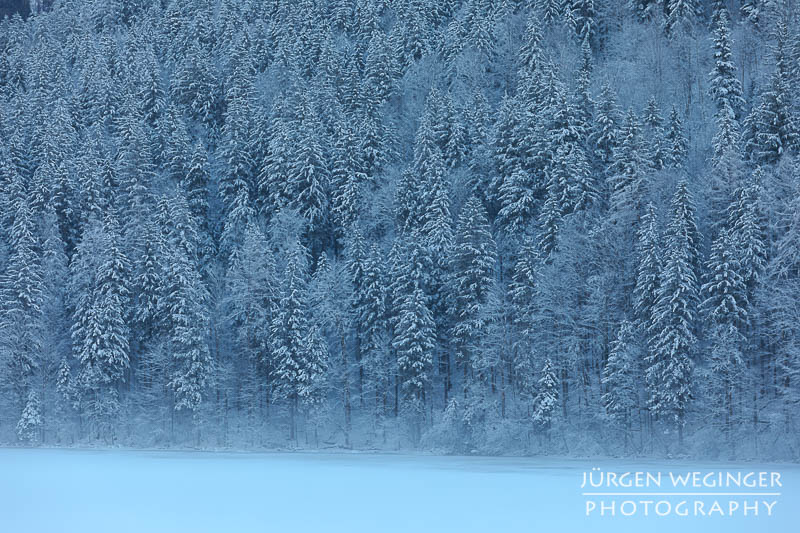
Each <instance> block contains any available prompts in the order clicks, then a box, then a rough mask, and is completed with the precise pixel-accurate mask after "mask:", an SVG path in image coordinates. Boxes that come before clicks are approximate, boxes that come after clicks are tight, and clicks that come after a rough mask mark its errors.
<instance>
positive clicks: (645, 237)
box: [633, 203, 663, 332]
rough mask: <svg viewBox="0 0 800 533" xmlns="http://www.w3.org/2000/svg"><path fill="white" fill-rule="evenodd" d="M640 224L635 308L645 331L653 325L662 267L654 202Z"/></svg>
mask: <svg viewBox="0 0 800 533" xmlns="http://www.w3.org/2000/svg"><path fill="white" fill-rule="evenodd" d="M640 224H641V225H640V227H639V235H638V237H639V241H638V243H637V255H638V259H639V262H638V264H637V266H636V286H635V287H634V289H633V298H634V300H633V309H634V312H635V314H636V320H637V322H638V324H639V325H640V327H641V328H642V329H643V331H645V332H646V331H649V330H650V328H651V327H652V326H653V311H654V307H655V303H656V298H657V295H658V290H659V286H660V281H659V280H660V275H661V271H662V268H663V267H662V258H661V253H660V252H661V250H660V241H661V239H660V236H659V231H658V220H657V218H656V208H655V206H654V205H653V204H652V203H651V204H649V205H648V206H647V210H646V211H645V214H644V216H643V217H642V220H641V223H640Z"/></svg>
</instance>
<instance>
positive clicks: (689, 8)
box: [665, 0, 697, 35]
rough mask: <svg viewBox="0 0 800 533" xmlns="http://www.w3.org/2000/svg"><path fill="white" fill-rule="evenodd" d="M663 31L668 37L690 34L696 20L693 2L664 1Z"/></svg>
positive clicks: (687, 0)
mask: <svg viewBox="0 0 800 533" xmlns="http://www.w3.org/2000/svg"><path fill="white" fill-rule="evenodd" d="M665 4H666V15H667V20H666V22H665V29H666V31H667V34H668V35H674V34H676V33H682V34H691V32H692V29H693V27H694V23H695V19H696V18H697V5H696V4H695V0H666V2H665Z"/></svg>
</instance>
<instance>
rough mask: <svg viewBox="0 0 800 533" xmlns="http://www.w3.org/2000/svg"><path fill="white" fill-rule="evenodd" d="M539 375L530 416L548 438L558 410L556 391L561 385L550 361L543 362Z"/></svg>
mask: <svg viewBox="0 0 800 533" xmlns="http://www.w3.org/2000/svg"><path fill="white" fill-rule="evenodd" d="M539 374H540V377H539V381H538V383H537V392H536V397H535V398H534V400H533V413H532V416H533V422H534V424H536V425H537V426H539V428H541V429H542V431H544V432H545V433H546V434H548V436H549V433H550V429H551V427H552V423H553V418H554V416H555V413H556V409H557V408H558V402H559V398H558V390H559V388H560V387H561V385H560V381H559V379H558V375H557V374H556V371H555V369H554V368H553V363H551V362H550V359H546V360H545V362H544V366H542V370H541V371H540V373H539Z"/></svg>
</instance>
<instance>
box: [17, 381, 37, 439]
mask: <svg viewBox="0 0 800 533" xmlns="http://www.w3.org/2000/svg"><path fill="white" fill-rule="evenodd" d="M42 425H43V422H42V407H41V404H40V402H39V395H37V394H36V391H30V392H29V393H28V398H27V401H26V402H25V408H24V409H23V410H22V415H21V416H20V418H19V422H17V428H16V429H17V437H19V440H21V441H22V442H24V443H26V444H28V445H31V444H36V443H37V442H40V441H41V432H42Z"/></svg>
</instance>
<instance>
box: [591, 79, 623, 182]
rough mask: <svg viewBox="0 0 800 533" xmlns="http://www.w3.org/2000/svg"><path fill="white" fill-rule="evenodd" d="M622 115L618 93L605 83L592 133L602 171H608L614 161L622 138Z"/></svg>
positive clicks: (598, 102) (599, 98) (593, 144)
mask: <svg viewBox="0 0 800 533" xmlns="http://www.w3.org/2000/svg"><path fill="white" fill-rule="evenodd" d="M621 126H622V116H621V113H620V110H619V107H618V106H617V95H616V93H615V91H614V89H613V88H612V87H611V84H610V83H608V82H605V83H603V88H602V90H601V92H600V96H599V97H598V99H597V111H596V114H595V117H594V124H593V126H592V132H591V135H590V142H591V146H592V147H593V148H594V153H595V156H596V157H597V159H598V160H599V164H600V169H599V170H600V171H601V172H607V171H608V170H609V169H610V167H611V166H612V165H613V162H614V153H615V151H616V150H617V146H618V145H619V143H620V141H621V140H622V139H621V132H620V128H621Z"/></svg>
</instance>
